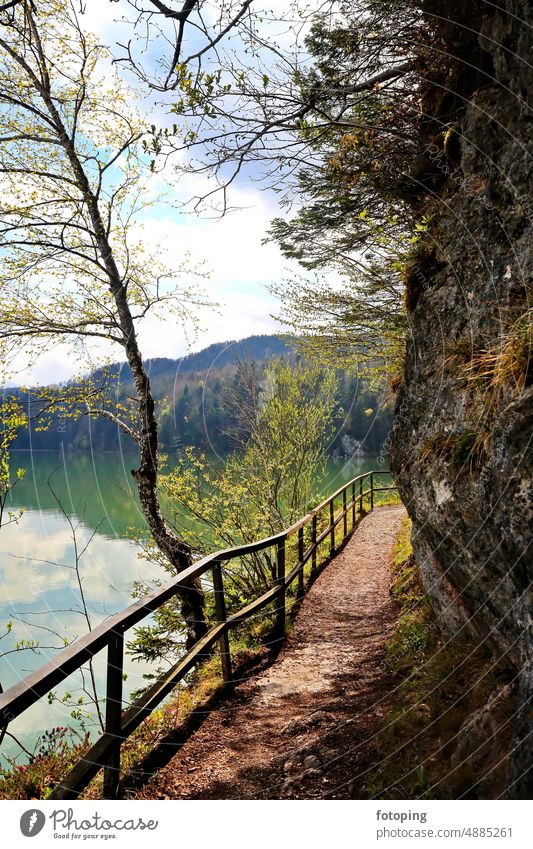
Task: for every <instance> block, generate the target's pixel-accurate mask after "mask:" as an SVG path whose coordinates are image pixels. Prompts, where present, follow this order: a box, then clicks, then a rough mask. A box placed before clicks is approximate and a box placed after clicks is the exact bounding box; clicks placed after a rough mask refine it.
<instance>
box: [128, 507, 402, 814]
mask: <svg viewBox="0 0 533 849" xmlns="http://www.w3.org/2000/svg"><path fill="white" fill-rule="evenodd" d="M404 515H405V511H404V509H403V507H401V506H392V507H379V508H376V509H375V510H374V511H373V512H371V513H369V514H368V516H366V517H365V518H364V519H363V520H362V521H361V523H360V525H359V527H358V528H357V530H356V531H355V533H354V535H353V537H352V538H351V540H350V541H349V542H348V544H347V545H346V547H345V548H344V549H343V550H342V551H341V552H340V554H338V555H337V557H336V558H335V559H334V560H333V561H332V562H331V563H330V565H329V566H328V567H327V568H326V569H325V570H324V572H323V573H322V574H321V575H320V577H319V578H318V579H317V580H316V581H315V583H314V584H313V586H312V587H311V589H310V591H309V593H308V594H307V596H306V598H305V599H304V601H303V604H302V607H301V609H300V611H299V613H298V615H297V617H296V620H295V622H294V624H293V627H292V630H291V632H290V634H289V636H288V638H287V641H286V644H285V646H284V648H283V649H282V651H281V652H280V654H279V656H278V658H277V659H276V661H275V662H274V663H273V664H272V666H270V667H269V668H268V669H266V670H264V671H263V672H261V673H260V674H259V675H257V676H256V677H255V678H252V679H249V680H247V681H245V682H244V683H242V684H239V685H238V686H236V688H235V692H234V694H233V695H232V696H230V697H228V699H227V700H225V701H224V703H223V704H222V706H221V707H220V708H219V709H218V710H215V711H213V712H212V713H211V714H210V715H209V717H208V718H207V719H206V720H205V721H204V722H203V724H202V725H201V727H200V728H199V729H198V730H197V731H196V732H195V733H194V734H193V735H192V736H191V738H190V739H189V740H188V741H187V742H186V743H185V744H184V745H183V747H182V748H181V749H179V751H177V753H176V754H175V755H174V757H173V758H172V759H171V760H170V761H169V762H168V763H167V765H166V766H165V767H163V768H162V769H160V770H159V771H158V772H157V773H155V774H154V775H153V776H152V777H151V778H150V779H149V780H148V781H147V783H146V784H145V785H144V787H143V788H142V790H140V791H137V793H136V794H135V795H136V798H141V799H169V798H170V799H280V798H281V799H283V798H286V799H290V798H298V799H313V798H353V797H357V795H358V786H359V785H360V782H361V780H362V779H363V778H364V775H365V774H366V770H367V769H368V767H369V766H371V764H372V760H373V757H372V754H373V748H374V745H375V744H374V741H373V737H374V735H375V733H376V731H377V730H378V728H379V727H380V725H381V723H382V721H383V717H384V716H385V714H386V713H387V710H388V704H389V698H390V697H389V694H390V692H391V690H392V687H393V682H392V681H391V679H390V676H389V673H388V672H387V669H386V666H385V664H384V663H383V659H384V650H385V646H386V645H387V643H388V642H389V640H390V638H391V635H392V633H393V631H394V628H395V625H396V620H397V613H396V608H395V604H394V602H393V601H392V600H391V597H390V594H389V582H390V556H391V549H392V545H393V543H394V540H395V538H396V535H397V533H398V531H399V529H400V525H401V522H402V519H403V516H404Z"/></svg>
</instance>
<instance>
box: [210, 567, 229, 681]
mask: <svg viewBox="0 0 533 849" xmlns="http://www.w3.org/2000/svg"><path fill="white" fill-rule="evenodd" d="M213 591H214V593H215V616H216V618H217V623H221V622H225V621H226V619H227V615H226V599H225V596H224V583H223V580H222V563H221V562H220V560H214V561H213ZM218 644H219V646H220V660H221V663H222V677H223V679H224V683H225V684H232V683H233V674H232V671H231V652H230V646H229V636H228V632H227V629H226V630H224V631H223V633H222V636H221V638H220V640H219V641H218Z"/></svg>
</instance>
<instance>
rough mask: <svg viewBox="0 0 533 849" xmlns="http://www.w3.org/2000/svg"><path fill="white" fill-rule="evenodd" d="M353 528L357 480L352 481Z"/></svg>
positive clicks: (353, 526)
mask: <svg viewBox="0 0 533 849" xmlns="http://www.w3.org/2000/svg"><path fill="white" fill-rule="evenodd" d="M352 528H355V481H354V482H353V483H352Z"/></svg>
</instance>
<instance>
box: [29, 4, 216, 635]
mask: <svg viewBox="0 0 533 849" xmlns="http://www.w3.org/2000/svg"><path fill="white" fill-rule="evenodd" d="M27 15H28V20H29V22H30V26H31V29H32V33H33V36H34V40H35V45H36V48H37V50H38V52H39V53H40V58H41V65H42V77H41V79H39V78H38V77H36V76H35V75H32V79H33V82H34V84H35V86H36V88H37V90H38V91H39V94H40V96H41V98H42V100H43V102H44V103H45V104H46V108H47V110H48V113H49V114H50V117H51V119H52V122H53V124H54V127H55V130H56V132H57V135H58V138H59V140H60V143H61V145H62V146H63V149H64V150H65V153H66V155H67V157H68V160H69V162H70V165H71V168H72V171H73V175H74V179H75V181H76V185H77V188H78V190H79V192H80V194H81V196H82V197H83V200H84V202H85V204H86V206H87V210H88V213H89V216H90V219H91V224H92V227H93V230H94V239H95V243H96V247H97V249H98V253H99V254H100V258H101V260H102V263H103V265H104V267H105V270H106V273H107V276H108V279H109V287H110V290H111V293H112V295H113V297H114V300H115V304H116V308H117V324H118V328H119V329H120V333H121V336H122V340H123V345H124V349H125V352H126V357H127V360H128V363H129V366H130V368H131V371H132V374H133V379H134V382H135V390H136V395H137V402H138V414H139V420H140V425H141V427H140V435H139V438H138V440H137V442H138V445H139V448H140V451H141V460H140V464H139V468H138V469H134V470H132V474H133V477H134V478H135V480H136V482H137V488H138V492H139V498H140V502H141V507H142V511H143V513H144V516H145V519H146V522H147V524H148V527H149V529H150V532H151V534H152V536H153V538H154V540H155V542H156V544H157V546H158V547H159V549H160V550H161V551H162V552H163V554H164V555H165V557H167V558H168V560H169V561H170V563H171V565H172V566H173V567H174V568H175V569H176V572H180V571H182V570H183V569H185V568H186V567H187V566H189V565H190V563H191V550H190V548H189V547H188V546H187V545H186V543H185V542H184V541H183V540H181V539H180V538H179V537H178V536H177V535H176V534H175V533H173V532H172V530H171V529H170V528H169V527H168V525H167V523H166V522H165V519H164V517H163V515H162V513H161V508H160V506H159V498H158V494H157V475H158V457H157V449H158V436H157V420H156V417H155V412H154V408H155V405H154V399H153V396H152V391H151V387H150V380H149V378H148V375H147V373H146V370H145V368H144V364H143V360H142V355H141V352H140V350H139V346H138V343H137V336H136V332H135V324H134V321H133V317H132V313H131V309H130V305H129V301H128V296H127V283H126V281H125V280H124V279H123V276H122V275H121V273H120V271H119V269H118V266H117V263H116V261H115V257H114V255H113V249H112V246H111V244H110V242H109V239H108V237H107V234H106V229H105V226H104V222H103V218H102V214H101V212H100V207H99V204H98V198H97V196H96V194H95V193H94V191H93V190H92V188H91V186H90V183H89V179H88V177H87V174H86V173H85V170H84V167H83V164H82V162H81V160H80V158H79V156H78V153H77V150H76V145H75V139H74V138H73V137H72V136H71V135H70V134H69V132H68V131H67V129H66V127H65V124H64V123H63V120H62V118H61V115H60V113H59V112H58V110H57V108H56V105H55V102H54V99H53V97H52V94H51V90H50V78H49V76H48V73H47V70H46V68H47V60H46V57H45V55H44V52H43V50H42V45H41V41H40V37H39V32H38V29H37V27H36V25H35V21H34V19H33V14H32V12H31V10H28V11H27ZM178 597H179V598H180V600H181V613H182V615H183V618H184V620H185V623H186V625H187V643H186V644H187V648H190V647H191V646H192V645H193V644H194V643H195V642H196V641H197V640H198V639H200V637H202V636H203V635H204V634H205V632H206V630H207V624H206V619H205V598H204V593H203V590H202V587H201V584H200V582H199V581H189V582H187V583H186V584H184V585H183V587H180V589H179V591H178Z"/></svg>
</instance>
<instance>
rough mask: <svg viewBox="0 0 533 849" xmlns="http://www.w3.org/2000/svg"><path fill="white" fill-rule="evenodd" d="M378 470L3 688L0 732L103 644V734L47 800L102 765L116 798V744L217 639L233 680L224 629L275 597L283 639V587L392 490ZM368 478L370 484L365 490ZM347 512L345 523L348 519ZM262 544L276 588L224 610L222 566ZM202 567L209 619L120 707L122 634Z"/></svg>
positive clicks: (65, 794)
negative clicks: (290, 554)
mask: <svg viewBox="0 0 533 849" xmlns="http://www.w3.org/2000/svg"><path fill="white" fill-rule="evenodd" d="M376 474H379V475H385V474H389V472H386V471H380V472H373V471H372V472H365V474H362V475H359V476H358V477H356V478H354V479H353V480H351V481H349V482H348V483H347V484H345V485H344V486H342V487H340V489H338V490H337V491H336V492H334V493H333V495H330V496H329V498H327V499H326V500H325V501H323V502H322V504H319V506H318V507H316V508H315V509H314V510H312V511H311V512H310V513H307V515H306V516H304V517H303V518H302V519H300V520H299V521H298V522H295V524H294V525H291V527H290V528H286V529H285V530H283V531H281V532H280V533H278V534H275V535H274V536H271V537H268V538H266V539H262V540H259V541H257V542H253V543H250V544H248V545H242V546H238V547H237V548H230V549H226V550H225V551H217V552H215V553H214V554H209V555H208V556H207V557H204V558H202V559H201V560H199V561H197V562H195V563H193V564H192V565H191V566H189V567H188V568H187V569H185V570H183V571H182V572H180V573H179V574H178V575H177V576H176V577H175V578H174V579H173V580H172V581H170V582H169V583H168V584H166V585H165V586H163V587H160V588H158V589H156V590H154V591H153V592H152V593H150V594H149V595H146V596H144V597H143V598H141V599H139V600H138V601H136V602H134V603H133V604H131V605H130V606H129V607H127V608H126V609H125V610H122V611H121V612H120V613H116V614H115V615H114V616H111V617H110V618H109V619H106V620H105V622H102V623H101V624H100V625H98V626H97V627H96V628H94V629H93V630H92V631H91V632H90V633H88V634H85V636H83V637H79V638H78V639H77V640H76V641H75V642H74V643H73V644H72V645H71V646H69V647H68V648H66V649H64V650H62V651H61V652H59V654H58V655H56V656H55V657H54V659H53V660H51V661H49V663H47V664H45V665H43V666H42V667H40V669H37V670H36V671H35V672H32V673H31V674H30V675H28V676H27V677H26V678H24V679H23V680H22V681H20V682H19V683H17V684H15V685H14V686H13V687H11V688H10V689H9V690H7V691H6V692H5V693H2V694H1V695H0V728H2V729H5V728H6V727H7V725H8V723H9V722H11V721H12V720H13V719H15V718H16V717H17V716H20V714H21V713H23V712H24V711H25V710H27V709H28V708H29V707H31V705H33V704H34V703H35V702H37V701H38V700H39V699H41V698H42V697H43V696H46V695H47V693H49V692H50V690H51V689H52V688H53V687H56V686H57V685H58V684H60V683H61V682H62V681H64V680H65V679H66V678H68V676H69V675H71V674H72V673H73V672H75V671H76V670H77V669H79V668H80V667H81V666H82V665H83V664H84V663H86V662H87V661H88V660H90V659H91V658H92V657H94V656H95V655H96V654H97V653H98V652H100V651H101V650H102V649H104V648H106V647H107V676H106V678H107V681H106V699H105V705H106V709H105V731H104V733H103V734H102V736H101V737H100V738H99V739H98V740H96V742H95V743H94V744H93V745H92V746H91V748H90V749H89V750H88V751H87V752H86V754H85V755H84V757H83V758H82V759H81V760H80V761H78V763H77V764H76V765H75V766H74V767H73V769H72V770H71V771H70V772H69V773H68V775H66V776H65V777H64V778H63V779H62V781H61V783H60V784H58V785H57V786H56V787H55V788H54V790H53V791H52V793H51V795H50V796H49V798H52V799H74V798H76V797H77V796H78V795H79V793H80V792H81V791H82V790H83V789H84V788H85V787H86V786H87V785H88V784H89V782H90V781H91V780H92V779H93V778H94V777H95V776H96V775H97V773H98V772H99V771H100V770H101V769H103V770H104V782H103V794H104V798H108V799H109V798H115V797H116V795H117V791H118V785H119V776H120V748H121V744H122V741H123V740H125V739H126V738H127V737H129V736H130V734H131V733H132V732H133V731H134V730H135V729H136V728H137V727H138V726H139V725H140V724H141V722H142V721H143V719H145V718H146V717H147V716H149V714H150V713H151V712H152V711H153V710H154V708H155V707H157V705H158V704H159V703H160V702H161V701H162V700H163V699H164V698H165V696H167V695H168V694H169V693H170V692H171V691H172V689H173V688H174V687H175V686H176V684H177V683H178V682H179V681H181V680H182V679H183V678H184V677H185V675H187V673H188V672H190V670H191V669H193V668H194V667H195V666H196V665H197V664H198V663H199V662H200V661H201V660H202V659H203V658H205V657H206V656H207V655H208V653H209V650H210V649H211V647H212V646H214V644H215V643H217V642H218V643H219V646H220V653H221V665H222V674H223V678H224V682H225V683H226V684H230V683H231V682H232V668H231V653H230V644H229V632H230V630H231V629H232V628H235V627H236V626H237V625H240V624H241V623H242V622H244V621H245V620H246V619H249V618H250V617H251V616H253V615H255V614H256V613H257V612H258V611H259V610H261V609H262V608H264V607H266V606H267V605H269V604H271V603H273V602H275V604H276V612H275V625H274V634H273V637H274V639H277V640H281V639H283V637H284V634H285V618H286V593H287V589H288V587H289V586H290V585H291V584H292V582H293V581H294V580H295V579H298V590H299V593H300V594H301V593H303V591H304V567H305V565H306V564H307V563H308V561H309V560H311V564H312V571H313V570H314V571H316V569H317V568H318V566H319V565H320V564H317V556H318V552H319V546H320V545H321V543H324V542H325V541H326V540H328V538H329V545H328V556H327V557H326V558H325V559H328V558H331V557H333V556H334V555H335V552H336V551H337V549H338V548H339V547H340V545H342V544H343V543H344V541H345V540H346V538H347V537H348V535H349V534H350V533H351V532H352V530H353V528H354V527H355V525H356V523H357V521H358V519H357V516H358V517H359V518H360V517H361V516H362V515H364V513H365V512H366V511H365V510H364V508H363V502H364V501H365V499H366V500H367V504H368V507H369V509H370V510H372V509H373V507H374V495H375V493H376V492H386V491H389V490H395V489H396V487H395V486H386V487H384V486H379V487H376V486H375V485H374V475H376ZM367 483H368V488H367V489H365V485H366V484H367ZM341 499H342V506H341V508H340V510H339V511H338V512H337V513H336V507H335V505H336V502H337V503H338V502H339V501H340V500H341ZM326 511H328V512H329V522H328V525H327V527H326V528H325V529H323V530H320V532H319V528H320V527H321V526H322V522H321V521H320V519H321V518H323V514H324V513H325V512H326ZM350 514H351V522H350V523H349V521H348V517H349V516H350ZM341 522H342V539H340V538H339V537H338V534H337V528H338V525H339V524H340V523H341ZM349 525H350V527H349ZM306 527H308V528H309V530H310V540H309V545H308V546H307V548H305V537H304V530H305V528H306ZM294 534H297V535H298V539H297V544H298V545H297V548H298V551H297V563H296V565H295V566H294V567H293V568H292V569H291V570H290V571H289V572H288V574H287V571H286V544H287V540H288V539H289V538H290V537H292V536H293V535H294ZM267 549H274V551H275V564H276V568H275V581H274V585H273V586H272V587H271V588H270V589H269V590H267V592H265V593H263V595H261V596H260V597H259V598H257V599H256V600H255V601H253V602H251V603H250V604H248V605H246V607H243V608H242V609H241V610H239V611H238V612H236V613H232V614H231V615H227V612H226V600H225V594H224V582H223V580H224V579H223V570H222V564H223V563H226V562H228V561H230V560H233V559H235V558H239V557H245V556H246V555H250V554H254V553H256V552H259V551H265V550H267ZM208 571H211V573H212V581H213V590H214V598H215V615H216V621H215V623H214V624H213V625H212V627H210V628H209V630H208V631H207V633H206V634H205V635H204V636H203V637H202V638H201V639H200V640H199V641H198V642H197V643H195V645H194V646H193V647H192V648H191V649H190V650H189V651H188V652H187V654H185V656H184V657H182V658H181V660H179V661H178V662H177V663H176V664H175V665H174V666H172V668H171V669H169V670H168V671H167V672H166V673H165V674H164V675H162V676H161V677H160V678H158V679H157V680H156V682H155V683H154V684H152V685H151V686H150V687H149V688H147V689H146V690H145V691H144V692H143V693H142V695H141V696H140V698H138V699H137V700H136V701H135V702H133V703H132V704H131V705H130V706H129V707H127V708H126V710H123V694H122V683H123V663H124V633H125V631H127V630H128V629H129V628H132V627H133V626H134V625H136V624H137V623H138V622H140V621H141V620H142V619H144V618H145V617H146V616H149V615H150V614H151V613H153V611H154V610H157V609H158V608H159V607H161V605H163V604H165V602H167V601H169V599H171V598H173V597H174V596H175V595H176V593H177V592H178V590H179V588H180V586H181V585H182V583H183V582H185V581H190V580H191V579H195V578H201V576H202V575H204V574H205V573H206V572H208Z"/></svg>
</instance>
